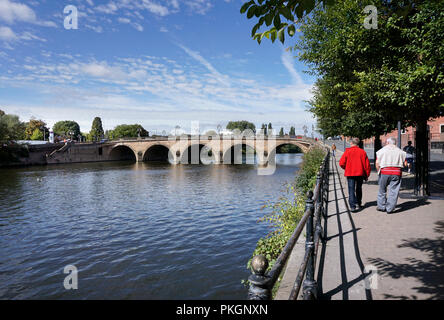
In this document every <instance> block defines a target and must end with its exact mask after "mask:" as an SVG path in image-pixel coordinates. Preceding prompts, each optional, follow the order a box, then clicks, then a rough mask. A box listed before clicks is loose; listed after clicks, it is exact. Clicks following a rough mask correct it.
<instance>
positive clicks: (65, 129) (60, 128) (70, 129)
mask: <svg viewBox="0 0 444 320" xmlns="http://www.w3.org/2000/svg"><path fill="white" fill-rule="evenodd" d="M52 129H53V131H54V133H55V134H56V135H58V136H62V137H70V136H72V137H73V138H76V137H77V136H78V135H80V134H81V133H80V126H79V124H78V123H77V122H75V121H70V120H66V121H59V122H57V123H56V124H55V125H54V127H53V128H52ZM70 133H71V134H70Z"/></svg>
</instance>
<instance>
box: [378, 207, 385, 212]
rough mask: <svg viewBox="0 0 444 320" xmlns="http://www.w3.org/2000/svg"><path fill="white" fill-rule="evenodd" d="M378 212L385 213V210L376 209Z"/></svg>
mask: <svg viewBox="0 0 444 320" xmlns="http://www.w3.org/2000/svg"><path fill="white" fill-rule="evenodd" d="M376 210H377V211H381V212H385V209H379V208H376Z"/></svg>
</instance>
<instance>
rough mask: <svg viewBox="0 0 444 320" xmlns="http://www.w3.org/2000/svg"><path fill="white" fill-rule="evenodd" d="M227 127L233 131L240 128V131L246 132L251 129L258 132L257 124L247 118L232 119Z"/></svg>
mask: <svg viewBox="0 0 444 320" xmlns="http://www.w3.org/2000/svg"><path fill="white" fill-rule="evenodd" d="M227 129H228V130H231V131H233V130H235V129H238V130H240V132H244V131H245V130H247V129H250V130H251V131H253V132H254V133H256V126H255V125H254V123H251V122H248V121H246V120H242V121H230V122H228V124H227Z"/></svg>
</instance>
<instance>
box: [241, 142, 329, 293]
mask: <svg viewBox="0 0 444 320" xmlns="http://www.w3.org/2000/svg"><path fill="white" fill-rule="evenodd" d="M329 172H330V150H328V151H327V155H326V156H325V158H324V160H323V162H322V165H321V167H320V169H319V172H318V175H317V179H316V186H315V188H314V192H313V191H309V192H308V193H307V200H306V202H305V213H304V215H303V216H302V218H301V220H300V221H299V223H298V225H297V226H296V229H295V230H294V232H293V234H292V235H291V237H290V239H289V240H288V241H287V244H286V245H285V247H284V249H283V250H282V252H281V254H280V255H279V257H278V258H277V260H276V262H275V264H274V265H273V267H272V268H271V270H270V271H269V272H268V273H267V272H266V270H267V269H268V260H267V258H266V257H265V256H263V255H258V256H255V257H253V259H252V261H251V266H252V271H253V274H252V275H250V277H249V278H248V280H249V283H250V286H249V291H248V299H249V300H270V299H272V289H273V287H274V286H275V284H276V281H277V279H278V278H279V275H280V274H281V272H282V270H283V268H284V266H285V264H286V262H287V260H288V258H289V256H290V254H291V251H292V250H293V247H294V245H295V244H296V242H297V241H298V239H299V236H300V235H301V233H302V231H303V229H304V227H305V228H306V240H305V255H304V259H303V261H302V263H301V266H300V268H299V271H298V274H297V278H296V281H295V283H294V286H293V288H292V290H291V293H290V297H289V300H296V299H297V298H298V296H299V292H300V289H301V286H302V287H303V293H302V297H303V299H304V300H314V299H317V283H316V280H315V278H314V274H315V269H316V256H317V252H318V245H319V240H320V239H321V232H322V226H321V218H322V217H324V218H325V217H326V214H327V210H326V208H327V204H328V183H329ZM304 278H305V280H304Z"/></svg>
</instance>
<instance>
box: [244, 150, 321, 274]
mask: <svg viewBox="0 0 444 320" xmlns="http://www.w3.org/2000/svg"><path fill="white" fill-rule="evenodd" d="M324 157H325V151H324V150H323V149H322V148H320V147H314V148H311V149H310V150H309V151H308V152H307V153H305V154H304V157H303V162H302V166H301V169H300V171H299V174H298V176H297V177H296V179H295V183H293V184H288V185H287V188H286V193H285V195H284V196H282V197H280V198H279V199H278V201H277V202H275V203H270V202H269V203H267V204H266V205H265V206H264V208H271V209H272V212H271V213H270V214H267V215H265V216H264V217H262V218H261V219H259V222H267V223H268V224H269V225H270V227H271V231H270V233H268V234H267V235H266V236H265V237H263V238H261V239H259V241H258V242H257V245H256V249H255V250H254V252H253V255H252V257H251V258H250V260H249V261H248V263H247V268H248V269H250V268H251V259H252V258H253V257H254V256H256V255H260V254H262V255H264V256H265V257H266V258H267V259H268V261H269V267H268V269H269V270H270V269H271V268H272V267H273V265H274V263H275V262H276V259H277V258H278V257H279V255H280V254H281V252H282V249H283V248H284V247H285V244H286V243H287V242H288V240H289V239H290V237H291V235H292V233H293V232H294V230H295V228H296V226H297V225H298V223H299V221H300V220H301V218H302V216H303V215H304V211H305V200H306V193H307V192H308V191H309V190H312V189H313V188H314V186H315V183H316V175H317V173H318V171H319V168H320V165H321V164H322V161H323V159H324Z"/></svg>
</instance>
